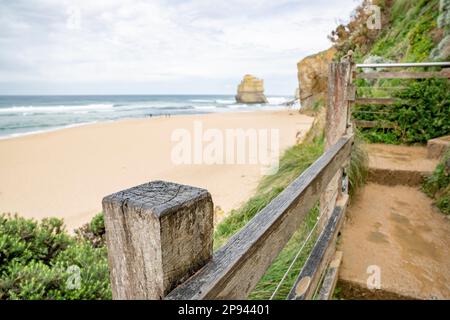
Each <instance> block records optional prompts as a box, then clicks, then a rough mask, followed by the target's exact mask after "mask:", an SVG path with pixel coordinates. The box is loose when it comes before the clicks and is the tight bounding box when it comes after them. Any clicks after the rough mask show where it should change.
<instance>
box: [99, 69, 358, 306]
mask: <svg viewBox="0 0 450 320" xmlns="http://www.w3.org/2000/svg"><path fill="white" fill-rule="evenodd" d="M353 68H354V65H353V64H352V63H351V62H341V63H334V64H331V65H330V68H329V72H330V76H329V92H328V95H329V96H328V101H329V103H328V106H327V122H326V131H325V132H326V150H325V152H324V154H323V155H322V156H321V157H320V158H319V159H318V160H317V161H316V162H314V164H313V165H311V166H310V167H309V168H308V169H307V170H306V171H304V172H303V173H302V174H301V175H300V176H299V177H298V178H296V179H295V180H294V181H293V182H292V183H291V184H290V185H289V186H288V187H287V188H286V189H285V190H284V191H283V192H282V193H281V194H279V195H278V196H277V197H276V198H275V199H274V200H273V201H272V202H270V203H269V205H267V206H266V207H265V208H264V209H262V210H261V211H260V212H259V213H258V214H257V215H256V216H255V217H254V218H253V219H252V220H251V221H249V223H248V224H247V225H245V227H243V228H242V229H241V230H240V231H239V232H238V233H237V234H235V235H234V236H233V237H232V238H231V239H230V240H229V241H228V242H227V243H226V244H225V245H224V246H223V247H222V248H220V249H219V250H217V251H216V252H213V231H214V230H213V202H212V199H211V195H210V194H209V192H208V191H207V190H203V189H199V188H195V187H191V186H185V185H179V184H175V183H171V182H163V181H154V182H150V183H147V184H144V185H140V186H137V187H134V188H131V189H128V190H124V191H121V192H118V193H116V194H113V195H110V196H107V197H105V198H104V199H103V210H104V213H105V225H106V240H107V247H108V260H109V266H110V276H111V285H112V292H113V298H114V299H245V298H247V297H248V295H249V294H250V293H251V291H252V290H253V289H254V288H255V286H256V284H257V283H258V281H259V280H260V279H261V277H262V276H263V275H264V273H265V272H266V270H267V269H268V268H269V267H270V266H271V264H272V263H273V261H274V260H275V258H276V257H277V256H278V254H279V253H280V251H281V250H282V249H283V248H284V247H285V245H286V244H287V242H288V241H289V240H290V238H291V237H292V235H293V234H294V233H295V231H296V230H298V228H299V227H300V226H301V224H302V223H303V222H304V220H305V217H306V216H307V214H308V213H309V212H310V210H311V209H312V208H313V207H314V206H315V205H316V204H317V202H318V201H320V207H321V225H322V226H323V227H322V228H321V229H320V235H319V237H318V239H317V241H316V242H315V244H314V247H313V249H312V251H311V253H310V255H309V257H308V259H307V261H306V263H305V265H304V266H303V268H302V270H301V271H300V273H299V275H298V278H297V280H296V282H295V285H294V287H293V288H292V290H291V292H290V294H289V297H288V298H289V299H312V298H313V296H314V293H315V292H318V295H317V297H318V298H320V299H329V298H330V297H331V295H332V293H333V288H334V284H335V282H336V276H337V266H338V264H339V261H340V256H339V254H337V255H335V243H336V239H337V236H338V232H339V228H340V226H341V224H342V222H343V218H344V215H345V209H346V206H347V202H348V194H347V190H348V187H347V186H346V179H343V177H344V176H345V168H346V167H347V166H348V165H349V159H350V155H351V149H352V144H353V133H352V127H351V125H350V120H349V117H350V112H349V106H350V101H351V94H352V92H351V90H349V88H350V87H351V83H352V75H353V72H352V70H353ZM333 257H334V258H333ZM330 262H331V264H330ZM322 279H324V280H323V281H321V280H322ZM322 283H323V285H321V284H322Z"/></svg>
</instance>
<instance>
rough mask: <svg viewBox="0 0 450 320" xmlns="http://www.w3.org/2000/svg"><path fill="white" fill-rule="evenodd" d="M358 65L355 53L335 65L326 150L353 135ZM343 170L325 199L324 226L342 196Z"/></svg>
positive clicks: (331, 74)
mask: <svg viewBox="0 0 450 320" xmlns="http://www.w3.org/2000/svg"><path fill="white" fill-rule="evenodd" d="M353 69H354V64H353V61H352V53H349V55H348V59H346V60H344V61H341V62H339V63H331V64H330V66H329V75H328V105H327V114H326V122H325V149H326V150H328V148H330V147H331V146H332V145H334V144H335V143H336V142H337V141H338V140H339V139H340V138H341V137H342V136H344V135H346V134H350V133H352V128H351V125H350V106H351V104H352V101H354V99H355V92H354V90H355V88H354V86H353V84H352V81H353V80H352V77H353ZM342 175H343V171H342V170H339V171H338V172H337V173H336V175H335V177H334V178H333V180H332V181H331V182H330V184H329V185H328V187H327V189H326V191H325V192H324V194H323V196H322V198H321V211H323V215H322V217H323V220H324V221H323V223H325V221H327V220H328V218H329V217H330V216H331V213H332V211H333V208H334V206H335V203H336V201H337V199H338V197H340V196H341V191H342V188H341V184H342V179H341V178H342Z"/></svg>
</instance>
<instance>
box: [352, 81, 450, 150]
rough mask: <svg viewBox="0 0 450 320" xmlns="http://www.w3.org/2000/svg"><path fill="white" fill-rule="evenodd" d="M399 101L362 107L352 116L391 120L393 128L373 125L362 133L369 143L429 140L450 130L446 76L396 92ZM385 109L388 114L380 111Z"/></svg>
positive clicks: (448, 86)
mask: <svg viewBox="0 0 450 320" xmlns="http://www.w3.org/2000/svg"><path fill="white" fill-rule="evenodd" d="M393 96H394V97H395V98H398V99H399V102H397V103H396V104H394V105H392V106H386V107H384V108H381V107H379V106H378V107H377V106H359V107H358V108H356V109H355V112H354V114H353V117H354V118H355V119H358V120H368V121H380V120H383V121H388V122H391V123H393V124H394V125H395V128H394V129H383V128H370V129H363V130H362V131H361V132H362V134H363V135H364V137H365V138H366V139H367V140H369V141H370V142H374V143H376V142H384V143H391V144H398V143H406V144H411V143H426V142H427V140H429V139H433V138H436V137H440V136H444V135H448V134H449V133H450V117H449V110H450V84H449V82H448V80H446V79H425V80H417V81H414V82H412V83H410V84H409V85H408V86H407V87H406V88H404V89H401V90H398V91H396V92H394V94H393ZM377 111H382V112H385V113H377Z"/></svg>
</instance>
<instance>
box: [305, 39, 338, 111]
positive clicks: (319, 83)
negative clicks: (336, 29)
mask: <svg viewBox="0 0 450 320" xmlns="http://www.w3.org/2000/svg"><path fill="white" fill-rule="evenodd" d="M335 54H336V49H334V48H330V49H328V50H326V51H322V52H319V53H317V54H314V55H312V56H308V57H306V58H304V59H303V60H301V61H300V62H299V63H298V64H297V70H298V82H299V87H300V102H301V104H302V108H303V109H307V110H308V109H311V108H312V107H313V106H314V103H316V102H321V103H325V102H326V94H327V87H328V65H329V64H330V63H331V62H332V60H333V58H334V55H335Z"/></svg>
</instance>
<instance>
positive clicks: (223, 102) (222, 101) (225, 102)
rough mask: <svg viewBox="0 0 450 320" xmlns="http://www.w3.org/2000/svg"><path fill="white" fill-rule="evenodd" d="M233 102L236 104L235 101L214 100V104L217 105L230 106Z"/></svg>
mask: <svg viewBox="0 0 450 320" xmlns="http://www.w3.org/2000/svg"><path fill="white" fill-rule="evenodd" d="M235 102H236V100H222V99H217V100H216V103H219V104H230V103H235Z"/></svg>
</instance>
